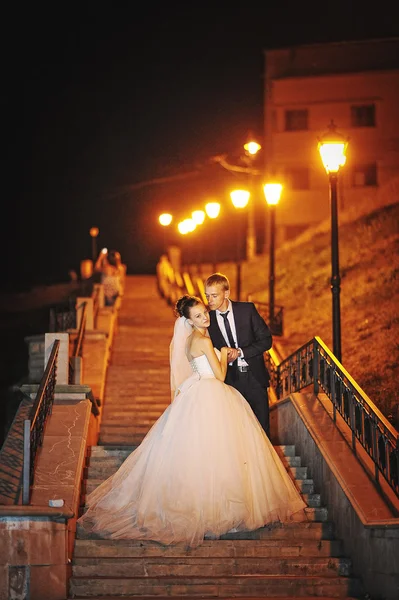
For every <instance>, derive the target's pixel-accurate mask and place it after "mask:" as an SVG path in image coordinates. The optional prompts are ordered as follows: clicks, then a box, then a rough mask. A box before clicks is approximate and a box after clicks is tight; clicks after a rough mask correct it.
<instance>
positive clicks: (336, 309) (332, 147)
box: [318, 121, 348, 362]
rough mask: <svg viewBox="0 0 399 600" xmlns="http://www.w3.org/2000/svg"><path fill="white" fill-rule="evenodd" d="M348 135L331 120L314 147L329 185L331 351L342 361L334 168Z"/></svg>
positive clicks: (343, 158)
mask: <svg viewBox="0 0 399 600" xmlns="http://www.w3.org/2000/svg"><path fill="white" fill-rule="evenodd" d="M347 146H348V139H347V138H344V137H343V136H342V135H341V134H340V133H337V131H336V126H335V124H334V122H333V121H331V123H330V125H329V127H328V131H327V132H326V133H325V134H323V135H322V136H321V137H320V138H319V140H318V149H319V153H320V156H321V160H322V162H323V165H324V168H325V170H326V172H327V174H328V179H329V185H330V210H331V292H332V333H333V352H334V355H335V356H336V358H337V359H338V360H339V361H340V362H341V361H342V352H341V305H340V293H341V276H340V272H339V240H338V193H337V183H338V172H339V169H340V168H341V167H343V166H344V164H345V162H346V148H347Z"/></svg>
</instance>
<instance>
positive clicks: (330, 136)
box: [318, 121, 348, 173]
mask: <svg viewBox="0 0 399 600" xmlns="http://www.w3.org/2000/svg"><path fill="white" fill-rule="evenodd" d="M347 146H348V140H347V139H345V138H344V137H343V136H342V135H341V134H340V133H337V131H336V127H335V125H334V122H333V121H331V123H330V125H329V128H328V132H327V133H325V134H324V135H322V137H321V138H319V143H318V149H319V153H320V156H321V160H322V161H323V165H324V168H325V170H326V172H327V173H338V171H339V169H340V167H343V166H344V164H345V163H346V155H345V153H346V148H347Z"/></svg>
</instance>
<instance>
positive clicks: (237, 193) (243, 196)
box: [230, 190, 250, 300]
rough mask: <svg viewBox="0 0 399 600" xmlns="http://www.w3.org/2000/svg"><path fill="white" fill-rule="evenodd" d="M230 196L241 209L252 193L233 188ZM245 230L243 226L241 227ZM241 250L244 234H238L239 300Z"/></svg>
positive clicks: (239, 290)
mask: <svg viewBox="0 0 399 600" xmlns="http://www.w3.org/2000/svg"><path fill="white" fill-rule="evenodd" d="M230 198H231V201H232V203H233V206H234V207H235V208H238V209H241V208H245V207H246V206H247V204H248V202H249V198H250V193H249V192H248V191H247V190H233V191H232V192H230ZM240 229H241V231H243V229H242V228H240ZM241 250H242V236H241V235H237V260H236V269H237V290H236V295H237V300H240V297H241Z"/></svg>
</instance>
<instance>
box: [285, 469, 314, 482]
mask: <svg viewBox="0 0 399 600" xmlns="http://www.w3.org/2000/svg"><path fill="white" fill-rule="evenodd" d="M287 470H289V471H290V472H291V474H292V476H293V477H294V479H296V480H299V479H301V480H302V481H303V480H306V479H309V468H308V467H287Z"/></svg>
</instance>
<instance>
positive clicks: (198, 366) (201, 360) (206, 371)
mask: <svg viewBox="0 0 399 600" xmlns="http://www.w3.org/2000/svg"><path fill="white" fill-rule="evenodd" d="M214 350H215V352H216V354H217V356H218V358H219V357H220V352H219V350H218V349H217V348H215V349H214ZM190 365H191V368H192V370H193V371H194V373H198V375H200V376H201V377H204V376H206V377H215V374H214V372H213V371H212V367H211V365H210V364H209V361H208V359H207V357H206V356H205V354H203V355H202V356H197V358H193V360H192V361H190Z"/></svg>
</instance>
